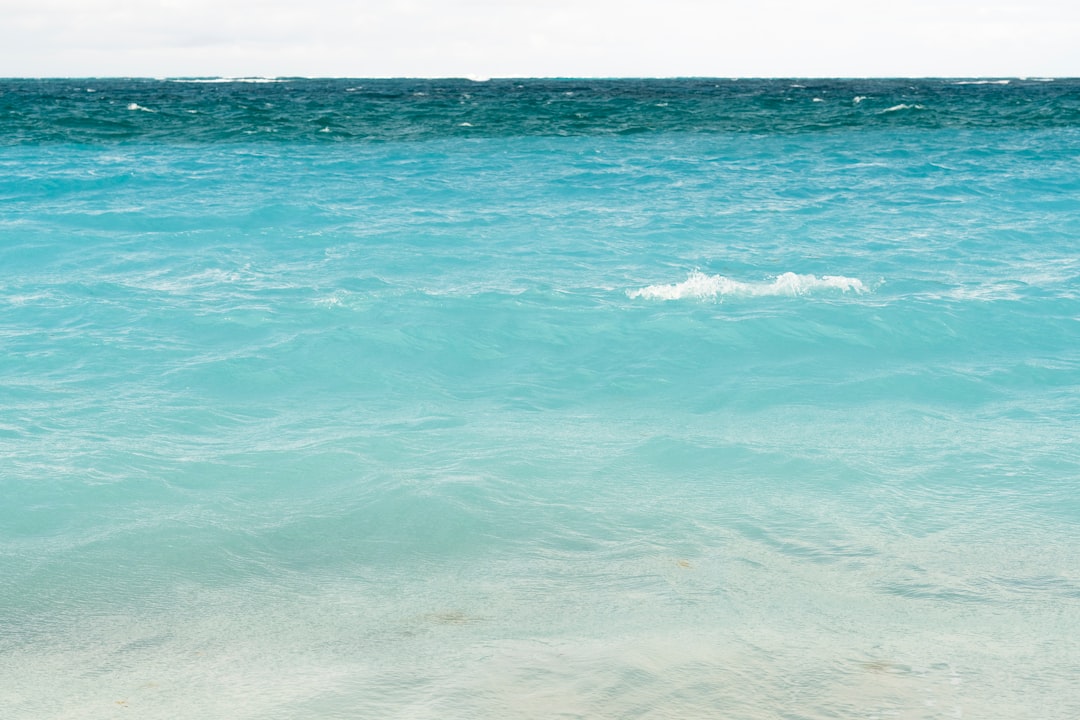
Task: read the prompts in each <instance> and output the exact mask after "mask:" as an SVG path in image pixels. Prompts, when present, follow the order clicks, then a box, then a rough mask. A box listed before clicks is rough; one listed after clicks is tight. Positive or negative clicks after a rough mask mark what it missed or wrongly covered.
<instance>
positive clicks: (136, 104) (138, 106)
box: [127, 103, 157, 113]
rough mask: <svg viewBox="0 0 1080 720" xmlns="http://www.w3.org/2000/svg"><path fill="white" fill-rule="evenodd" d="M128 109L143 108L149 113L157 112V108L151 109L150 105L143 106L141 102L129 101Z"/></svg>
mask: <svg viewBox="0 0 1080 720" xmlns="http://www.w3.org/2000/svg"><path fill="white" fill-rule="evenodd" d="M127 109H128V110H142V111H143V112H149V113H152V112H157V110H151V109H150V108H148V107H143V106H142V105H140V104H139V103H128V106H127Z"/></svg>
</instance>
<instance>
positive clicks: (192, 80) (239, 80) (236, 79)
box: [169, 77, 288, 83]
mask: <svg viewBox="0 0 1080 720" xmlns="http://www.w3.org/2000/svg"><path fill="white" fill-rule="evenodd" d="M169 82H183V83H279V82H288V80H287V79H285V78H272V77H213V78H169Z"/></svg>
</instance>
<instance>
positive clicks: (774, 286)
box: [626, 270, 869, 300]
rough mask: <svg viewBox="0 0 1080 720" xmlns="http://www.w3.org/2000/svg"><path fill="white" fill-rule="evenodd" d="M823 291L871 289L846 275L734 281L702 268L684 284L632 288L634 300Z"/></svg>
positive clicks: (788, 274) (791, 275) (789, 275)
mask: <svg viewBox="0 0 1080 720" xmlns="http://www.w3.org/2000/svg"><path fill="white" fill-rule="evenodd" d="M821 291H840V292H842V293H846V292H854V293H864V292H869V288H867V287H866V285H865V284H863V282H862V281H861V280H859V279H858V278H850V277H844V276H843V275H822V276H821V277H818V276H816V275H799V274H797V273H793V272H786V273H783V274H780V275H777V276H775V277H774V278H773V279H772V280H770V281H763V282H743V281H741V280H732V279H731V278H728V277H724V276H723V275H706V274H705V273H703V272H700V271H698V270H695V271H693V272H692V273H690V275H689V277H687V278H686V280H684V281H683V282H681V283H675V284H673V285H649V286H648V287H643V288H640V289H638V290H628V291H627V293H626V294H627V296H628V297H630V298H631V299H636V298H645V299H647V300H681V299H683V298H702V299H705V298H717V297H728V296H735V297H761V296H769V295H789V296H795V295H808V294H811V293H816V292H821Z"/></svg>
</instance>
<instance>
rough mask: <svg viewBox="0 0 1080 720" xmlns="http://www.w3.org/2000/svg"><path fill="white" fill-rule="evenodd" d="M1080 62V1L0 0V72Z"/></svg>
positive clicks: (1028, 70) (531, 71) (761, 68)
mask: <svg viewBox="0 0 1080 720" xmlns="http://www.w3.org/2000/svg"><path fill="white" fill-rule="evenodd" d="M117 75H120V76H148V77H175V76H293V75H301V76H349V77H402V76H410V77H474V78H482V77H551V76H558V77H598V76H599V77H619V76H634V77H669V76H715V77H750V76H762V77H769V76H771V77H793V76H794V77H837V76H842V77H852V76H858V77H863V76H916V77H923V76H954V77H955V76H967V77H970V76H980V77H989V76H996V77H1001V76H1021V77H1024V76H1032V77H1040V76H1059V77H1060V76H1077V75H1080V2H1078V1H1077V0H1026V1H1021V0H933V1H931V0H889V1H887V2H883V1H881V0H862V1H859V0H816V1H807V0H802V1H799V0H744V1H743V2H737V3H736V2H730V1H728V0H722V1H719V2H716V1H714V2H708V1H707V0H648V1H646V0H619V1H618V2H616V1H615V0H501V1H500V0H441V1H440V0H385V1H384V2H375V1H373V0H302V1H300V0H0V76H6V77H45V76H69V77H70V76H77V77H85V76H117Z"/></svg>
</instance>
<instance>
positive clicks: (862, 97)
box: [851, 95, 866, 105]
mask: <svg viewBox="0 0 1080 720" xmlns="http://www.w3.org/2000/svg"><path fill="white" fill-rule="evenodd" d="M865 99H866V96H865V95H856V96H855V97H853V98H851V102H853V103H855V104H856V105H858V104H859V103H861V102H862V101H863V100H865Z"/></svg>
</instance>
